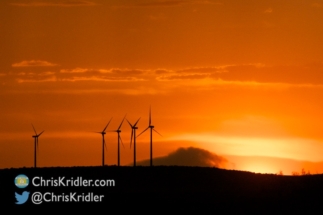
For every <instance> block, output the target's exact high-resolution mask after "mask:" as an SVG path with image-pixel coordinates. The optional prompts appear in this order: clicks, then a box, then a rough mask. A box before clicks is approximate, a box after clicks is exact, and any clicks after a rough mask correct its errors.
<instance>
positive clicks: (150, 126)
mask: <svg viewBox="0 0 323 215" xmlns="http://www.w3.org/2000/svg"><path fill="white" fill-rule="evenodd" d="M148 128H150V166H152V165H153V131H155V132H156V133H157V134H159V135H160V136H162V135H161V134H160V133H158V131H156V130H155V129H154V128H155V126H153V125H152V124H151V107H150V108H149V125H148V127H147V128H146V129H145V130H143V131H142V132H141V133H140V134H139V135H138V136H137V137H139V136H140V135H141V134H143V133H144V132H145V131H147V130H148Z"/></svg>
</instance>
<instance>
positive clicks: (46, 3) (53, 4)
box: [10, 0, 96, 7]
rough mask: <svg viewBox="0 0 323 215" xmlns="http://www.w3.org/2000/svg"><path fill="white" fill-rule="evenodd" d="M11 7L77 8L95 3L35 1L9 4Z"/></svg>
mask: <svg viewBox="0 0 323 215" xmlns="http://www.w3.org/2000/svg"><path fill="white" fill-rule="evenodd" d="M10 5H12V6H18V7H78V6H94V5H96V3H94V2H91V1H85V0H66V1H35V2H28V3H21V2H20V3H11V4H10Z"/></svg>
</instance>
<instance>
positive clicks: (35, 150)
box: [31, 124, 44, 168]
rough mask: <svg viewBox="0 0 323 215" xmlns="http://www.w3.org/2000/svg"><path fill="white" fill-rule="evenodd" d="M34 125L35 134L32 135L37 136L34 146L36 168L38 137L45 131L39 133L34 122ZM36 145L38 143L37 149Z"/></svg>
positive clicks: (35, 165)
mask: <svg viewBox="0 0 323 215" xmlns="http://www.w3.org/2000/svg"><path fill="white" fill-rule="evenodd" d="M31 125H32V126H33V129H34V132H35V135H33V136H32V137H33V138H35V147H34V167H35V168H36V167H37V149H38V137H39V136H40V135H41V134H42V133H43V132H44V131H42V132H40V133H39V134H37V132H36V129H35V127H34V125H33V124H31ZM36 145H37V149H36Z"/></svg>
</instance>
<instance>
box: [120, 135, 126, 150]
mask: <svg viewBox="0 0 323 215" xmlns="http://www.w3.org/2000/svg"><path fill="white" fill-rule="evenodd" d="M119 140H120V142H121V144H122V146H123V148H125V147H124V145H123V142H122V139H121V137H120V136H119Z"/></svg>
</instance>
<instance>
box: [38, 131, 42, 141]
mask: <svg viewBox="0 0 323 215" xmlns="http://www.w3.org/2000/svg"><path fill="white" fill-rule="evenodd" d="M42 133H44V131H42V132H40V134H38V135H37V137H39V136H40V135H41V134H42ZM37 139H38V138H37Z"/></svg>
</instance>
